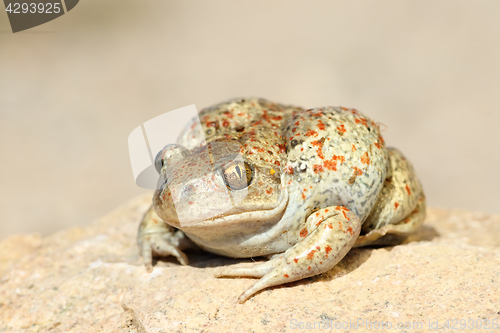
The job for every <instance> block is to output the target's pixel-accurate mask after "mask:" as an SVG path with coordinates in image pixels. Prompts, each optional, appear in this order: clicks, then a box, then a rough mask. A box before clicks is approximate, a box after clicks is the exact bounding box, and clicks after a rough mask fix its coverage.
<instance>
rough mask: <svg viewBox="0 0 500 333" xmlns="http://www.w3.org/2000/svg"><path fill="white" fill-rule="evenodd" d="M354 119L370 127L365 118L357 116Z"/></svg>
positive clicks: (357, 122)
mask: <svg viewBox="0 0 500 333" xmlns="http://www.w3.org/2000/svg"><path fill="white" fill-rule="evenodd" d="M354 121H355V122H356V124H359V123H361V124H363V125H365V126H366V128H368V124H367V123H366V119H365V118H356V119H355V120H354Z"/></svg>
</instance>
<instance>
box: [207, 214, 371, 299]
mask: <svg viewBox="0 0 500 333" xmlns="http://www.w3.org/2000/svg"><path fill="white" fill-rule="evenodd" d="M360 230H361V223H360V220H359V218H358V217H357V216H356V215H355V214H354V213H352V212H351V211H349V210H348V209H347V208H345V207H341V206H336V207H328V208H325V209H321V210H319V211H317V212H315V213H314V214H312V215H311V216H309V218H308V219H307V222H306V228H304V229H302V230H301V232H300V235H301V237H304V239H302V241H300V242H299V243H297V244H295V245H294V246H293V247H291V248H290V249H288V250H287V251H286V252H285V253H283V254H282V255H281V256H277V257H274V258H273V259H271V260H269V261H267V262H264V263H259V264H256V265H254V266H252V267H227V268H226V267H223V268H221V269H219V270H218V271H216V272H215V276H216V277H223V276H238V277H239V276H250V277H258V278H260V280H259V281H257V282H256V283H255V284H254V285H253V286H252V287H250V288H249V289H247V290H246V291H245V292H244V293H243V294H241V295H240V297H238V302H239V303H243V302H245V301H246V300H247V299H249V298H250V297H251V296H252V295H253V294H255V293H256V292H258V291H259V290H262V289H265V288H267V287H271V286H276V285H280V284H284V283H288V282H292V281H297V280H301V279H304V278H307V277H310V276H314V275H318V274H321V273H324V272H326V271H328V270H330V269H331V268H332V267H333V266H335V265H336V264H337V263H338V262H339V261H340V260H341V259H342V258H343V257H344V256H345V255H346V254H347V252H349V250H350V249H351V247H352V245H353V244H354V242H355V241H356V238H357V237H358V235H359V232H360Z"/></svg>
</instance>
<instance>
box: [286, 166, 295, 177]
mask: <svg viewBox="0 0 500 333" xmlns="http://www.w3.org/2000/svg"><path fill="white" fill-rule="evenodd" d="M285 172H286V173H287V174H289V175H293V168H292V167H291V166H290V165H289V166H287V167H286V168H285Z"/></svg>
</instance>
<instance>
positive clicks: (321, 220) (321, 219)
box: [316, 218, 323, 227]
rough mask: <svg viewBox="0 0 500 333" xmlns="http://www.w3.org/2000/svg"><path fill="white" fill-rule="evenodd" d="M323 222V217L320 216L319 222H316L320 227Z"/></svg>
mask: <svg viewBox="0 0 500 333" xmlns="http://www.w3.org/2000/svg"><path fill="white" fill-rule="evenodd" d="M321 222H323V218H320V219H319V220H318V222H316V226H317V227H318V226H319V225H320V224H321Z"/></svg>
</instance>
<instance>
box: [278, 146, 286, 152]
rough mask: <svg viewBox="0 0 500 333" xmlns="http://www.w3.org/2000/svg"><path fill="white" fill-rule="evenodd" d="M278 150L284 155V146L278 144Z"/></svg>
mask: <svg viewBox="0 0 500 333" xmlns="http://www.w3.org/2000/svg"><path fill="white" fill-rule="evenodd" d="M278 149H279V152H280V153H282V154H283V153H286V145H285V144H278Z"/></svg>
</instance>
